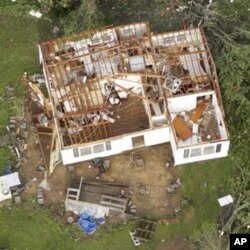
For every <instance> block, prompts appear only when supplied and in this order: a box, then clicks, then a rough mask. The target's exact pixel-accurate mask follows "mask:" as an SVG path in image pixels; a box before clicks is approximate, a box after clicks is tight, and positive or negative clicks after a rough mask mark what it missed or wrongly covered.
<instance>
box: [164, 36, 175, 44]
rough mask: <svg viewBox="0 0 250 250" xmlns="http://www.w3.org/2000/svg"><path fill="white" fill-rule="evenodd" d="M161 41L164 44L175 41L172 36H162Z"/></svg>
mask: <svg viewBox="0 0 250 250" xmlns="http://www.w3.org/2000/svg"><path fill="white" fill-rule="evenodd" d="M163 43H164V44H168V43H175V38H174V36H170V37H164V38H163Z"/></svg>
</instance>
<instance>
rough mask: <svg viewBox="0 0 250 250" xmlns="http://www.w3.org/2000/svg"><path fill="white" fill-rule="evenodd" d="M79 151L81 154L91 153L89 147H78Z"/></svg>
mask: <svg viewBox="0 0 250 250" xmlns="http://www.w3.org/2000/svg"><path fill="white" fill-rule="evenodd" d="M80 153H81V156H84V155H91V154H92V150H91V147H85V148H80Z"/></svg>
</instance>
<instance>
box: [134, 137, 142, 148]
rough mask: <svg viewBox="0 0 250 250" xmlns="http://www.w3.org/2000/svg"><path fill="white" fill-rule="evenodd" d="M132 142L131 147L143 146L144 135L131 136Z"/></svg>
mask: <svg viewBox="0 0 250 250" xmlns="http://www.w3.org/2000/svg"><path fill="white" fill-rule="evenodd" d="M132 144H133V147H140V146H144V135H140V136H136V137H133V138H132Z"/></svg>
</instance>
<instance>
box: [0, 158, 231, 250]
mask: <svg viewBox="0 0 250 250" xmlns="http://www.w3.org/2000/svg"><path fill="white" fill-rule="evenodd" d="M232 166H233V165H232V163H231V162H230V160H229V159H228V158H225V159H221V160H214V161H206V162H202V163H196V164H190V165H187V166H182V167H180V177H181V180H182V183H183V185H182V189H181V192H182V195H183V196H185V197H188V198H189V199H192V204H191V205H189V206H187V207H186V208H185V209H184V211H183V213H182V215H180V216H179V217H178V218H179V222H178V223H176V224H169V225H168V226H167V225H158V226H157V231H156V234H155V237H154V240H153V241H152V242H148V243H145V244H143V248H142V249H143V250H151V249H156V248H157V246H158V245H159V244H160V243H161V241H162V240H164V241H165V242H167V241H169V240H172V239H175V238H181V237H186V236H189V235H192V234H193V232H194V231H197V230H199V229H200V227H201V225H202V223H204V222H209V223H216V222H217V219H218V216H219V205H218V202H217V199H218V198H219V197H220V196H223V195H226V194H228V193H230V183H229V182H228V180H227V179H228V178H229V177H230V176H231V175H232ZM205 182H206V186H205ZM0 228H1V230H0V247H6V248H9V249H18V250H22V249H41V250H42V249H60V250H61V249H62V250H64V249H65V250H66V249H73V250H74V249H76V250H77V249H83V250H92V249H95V250H103V249H104V250H105V249H107V250H117V249H120V250H128V249H135V247H134V246H133V243H132V241H131V239H130V236H129V234H128V231H129V230H133V229H134V224H133V223H130V224H128V225H126V226H119V227H115V228H114V227H111V226H110V225H109V224H108V223H107V224H104V225H102V226H101V227H100V228H98V230H97V231H96V232H95V234H94V235H93V236H91V237H86V236H84V235H83V233H82V232H80V230H79V229H78V227H77V226H76V225H71V226H67V227H60V226H59V224H58V223H57V222H56V221H55V220H53V219H52V218H51V217H50V216H49V215H48V213H47V211H46V210H42V209H38V208H37V207H36V206H35V205H34V204H33V203H32V202H26V203H23V204H22V206H21V207H18V208H17V207H15V206H13V207H12V209H3V210H0ZM79 236H80V238H83V239H82V240H80V241H78V240H74V239H76V238H78V237H79ZM41 239H42V240H41Z"/></svg>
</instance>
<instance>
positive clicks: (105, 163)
mask: <svg viewBox="0 0 250 250" xmlns="http://www.w3.org/2000/svg"><path fill="white" fill-rule="evenodd" d="M92 166H93V167H94V168H95V169H97V172H98V173H97V175H98V176H100V175H101V174H103V173H106V172H107V171H108V169H109V168H110V160H103V159H101V158H96V159H93V160H92Z"/></svg>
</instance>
